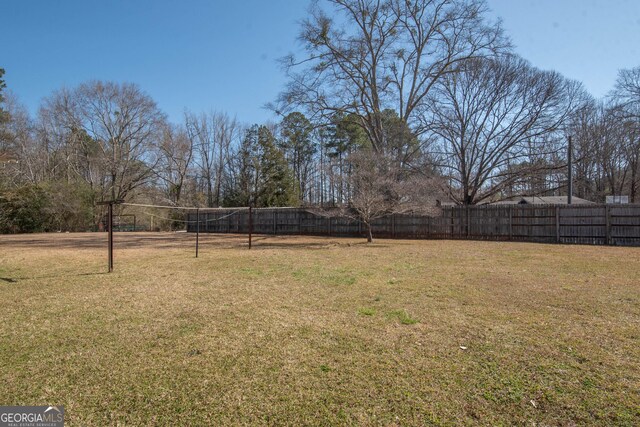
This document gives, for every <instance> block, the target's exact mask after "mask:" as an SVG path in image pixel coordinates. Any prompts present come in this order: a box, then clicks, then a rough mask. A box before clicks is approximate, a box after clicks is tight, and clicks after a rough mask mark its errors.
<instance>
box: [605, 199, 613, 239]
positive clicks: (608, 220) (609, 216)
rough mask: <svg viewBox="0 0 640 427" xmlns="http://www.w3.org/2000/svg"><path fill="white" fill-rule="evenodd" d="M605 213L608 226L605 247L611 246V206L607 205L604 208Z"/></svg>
mask: <svg viewBox="0 0 640 427" xmlns="http://www.w3.org/2000/svg"><path fill="white" fill-rule="evenodd" d="M604 212H605V217H606V218H605V224H606V232H605V235H606V237H605V241H604V244H605V245H610V244H611V240H612V239H611V206H609V205H607V206H605V208H604Z"/></svg>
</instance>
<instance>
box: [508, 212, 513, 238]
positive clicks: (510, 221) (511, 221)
mask: <svg viewBox="0 0 640 427" xmlns="http://www.w3.org/2000/svg"><path fill="white" fill-rule="evenodd" d="M509 240H513V206H509Z"/></svg>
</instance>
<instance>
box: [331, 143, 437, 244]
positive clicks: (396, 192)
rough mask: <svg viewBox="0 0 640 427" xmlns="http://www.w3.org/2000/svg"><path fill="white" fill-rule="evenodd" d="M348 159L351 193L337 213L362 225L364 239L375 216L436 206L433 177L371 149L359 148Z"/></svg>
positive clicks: (369, 239)
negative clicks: (412, 170)
mask: <svg viewBox="0 0 640 427" xmlns="http://www.w3.org/2000/svg"><path fill="white" fill-rule="evenodd" d="M349 162H350V163H351V166H352V173H351V175H350V176H349V177H348V179H349V185H350V187H351V189H352V190H351V197H350V199H349V203H348V204H347V205H346V206H344V207H343V208H342V209H340V214H341V215H343V216H346V217H349V218H352V219H355V220H359V221H361V222H362V223H363V224H364V225H365V227H366V233H367V242H369V243H371V242H373V230H372V223H373V221H374V220H376V219H378V218H382V217H384V216H388V215H393V214H402V213H409V212H418V213H429V212H431V211H433V210H434V209H435V195H436V190H435V189H436V188H437V186H436V185H435V182H434V178H432V177H428V176H425V175H422V174H418V173H411V172H408V171H407V170H404V169H402V168H401V167H399V166H398V165H397V163H396V162H395V161H393V159H391V158H389V157H386V156H383V155H381V154H379V153H376V152H374V151H373V150H359V151H357V152H355V153H353V154H351V155H350V156H349Z"/></svg>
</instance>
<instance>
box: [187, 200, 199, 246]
mask: <svg viewBox="0 0 640 427" xmlns="http://www.w3.org/2000/svg"><path fill="white" fill-rule="evenodd" d="M187 218H188V216H187ZM199 245H200V208H197V209H196V258H198V246H199Z"/></svg>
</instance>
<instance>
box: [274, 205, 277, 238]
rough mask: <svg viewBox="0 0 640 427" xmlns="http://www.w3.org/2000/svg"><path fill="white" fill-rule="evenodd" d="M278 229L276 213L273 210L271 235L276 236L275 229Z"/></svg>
mask: <svg viewBox="0 0 640 427" xmlns="http://www.w3.org/2000/svg"><path fill="white" fill-rule="evenodd" d="M277 228H278V211H277V210H276V209H274V210H273V234H274V235H276V234H277V233H276V229H277Z"/></svg>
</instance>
